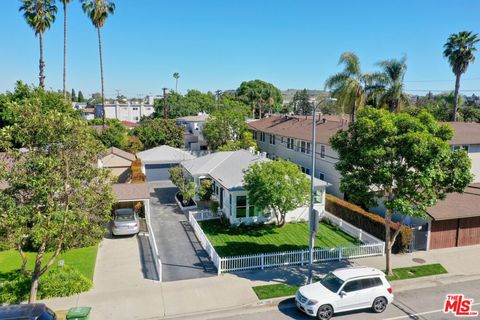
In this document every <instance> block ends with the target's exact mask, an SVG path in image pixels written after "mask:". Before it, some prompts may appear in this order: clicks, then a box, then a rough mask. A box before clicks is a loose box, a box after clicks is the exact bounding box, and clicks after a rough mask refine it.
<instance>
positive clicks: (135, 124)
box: [122, 121, 141, 129]
mask: <svg viewBox="0 0 480 320" xmlns="http://www.w3.org/2000/svg"><path fill="white" fill-rule="evenodd" d="M122 124H123V125H124V126H125V127H127V128H128V129H133V128H136V127H138V126H140V125H141V124H140V123H138V122H131V121H122Z"/></svg>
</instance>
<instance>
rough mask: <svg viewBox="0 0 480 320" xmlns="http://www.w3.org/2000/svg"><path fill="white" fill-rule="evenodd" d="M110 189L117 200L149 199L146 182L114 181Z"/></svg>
mask: <svg viewBox="0 0 480 320" xmlns="http://www.w3.org/2000/svg"><path fill="white" fill-rule="evenodd" d="M112 189H113V194H114V195H115V196H116V197H117V200H118V201H132V200H145V199H150V191H149V190H148V183H115V184H113V185H112Z"/></svg>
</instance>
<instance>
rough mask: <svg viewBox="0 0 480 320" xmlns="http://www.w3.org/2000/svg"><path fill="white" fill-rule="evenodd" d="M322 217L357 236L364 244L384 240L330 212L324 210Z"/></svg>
mask: <svg viewBox="0 0 480 320" xmlns="http://www.w3.org/2000/svg"><path fill="white" fill-rule="evenodd" d="M321 216H322V219H325V220H328V222H329V223H330V224H332V225H334V226H338V227H339V228H340V229H341V230H342V231H343V232H345V233H347V234H349V235H351V236H352V237H355V238H357V239H358V240H360V241H361V242H363V243H364V244H374V243H383V241H382V240H380V239H378V238H376V237H374V236H372V235H371V234H369V233H367V232H365V231H363V230H362V229H359V228H357V227H355V226H354V225H352V224H350V223H348V222H346V221H344V220H343V219H340V218H339V217H337V216H335V215H333V214H331V213H330V212H327V211H324V212H323V213H322V215H321Z"/></svg>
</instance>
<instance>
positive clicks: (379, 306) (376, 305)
mask: <svg viewBox="0 0 480 320" xmlns="http://www.w3.org/2000/svg"><path fill="white" fill-rule="evenodd" d="M386 308H387V299H385V298H384V297H378V298H376V299H375V300H374V301H373V304H372V310H373V312H375V313H382V312H383V311H385V309H386Z"/></svg>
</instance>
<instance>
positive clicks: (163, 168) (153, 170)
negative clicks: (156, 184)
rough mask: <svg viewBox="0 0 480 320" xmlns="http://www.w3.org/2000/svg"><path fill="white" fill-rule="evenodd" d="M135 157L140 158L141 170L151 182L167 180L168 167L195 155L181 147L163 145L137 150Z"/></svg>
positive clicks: (168, 175)
mask: <svg viewBox="0 0 480 320" xmlns="http://www.w3.org/2000/svg"><path fill="white" fill-rule="evenodd" d="M137 158H139V159H140V160H142V172H143V173H144V174H145V175H146V176H147V181H149V182H152V181H165V180H169V178H170V174H169V173H168V169H170V168H171V167H173V166H176V165H177V164H179V163H180V162H182V161H184V160H190V159H194V158H195V156H193V155H192V154H190V153H188V152H186V151H183V150H181V149H178V148H173V147H170V146H167V145H163V146H158V147H155V148H152V149H148V150H145V151H142V152H139V153H137Z"/></svg>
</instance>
